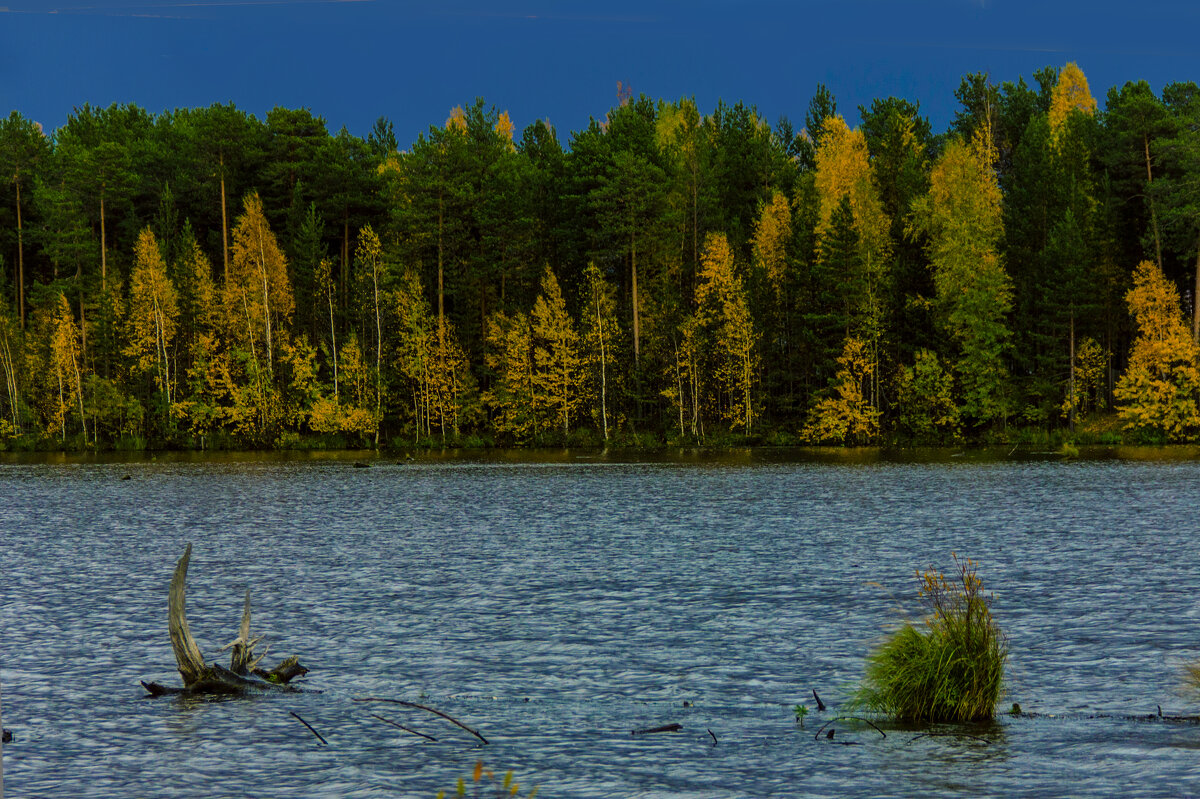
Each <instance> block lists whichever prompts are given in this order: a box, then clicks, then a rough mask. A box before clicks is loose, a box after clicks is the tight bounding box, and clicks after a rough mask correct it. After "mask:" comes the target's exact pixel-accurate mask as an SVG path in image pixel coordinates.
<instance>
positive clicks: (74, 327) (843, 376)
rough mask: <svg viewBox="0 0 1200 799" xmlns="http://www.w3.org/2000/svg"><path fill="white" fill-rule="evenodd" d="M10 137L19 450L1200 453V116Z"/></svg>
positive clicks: (972, 105)
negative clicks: (802, 448)
mask: <svg viewBox="0 0 1200 799" xmlns="http://www.w3.org/2000/svg"><path fill="white" fill-rule="evenodd" d="M955 96H956V99H957V100H958V104H959V107H958V111H957V113H956V115H955V117H954V119H953V121H952V122H951V124H950V126H949V129H948V130H946V131H944V132H941V133H935V132H934V131H933V130H932V128H931V125H930V123H929V121H928V120H927V119H926V118H925V117H923V116H922V115H921V113H920V107H919V104H918V103H916V102H913V101H910V100H906V99H900V98H896V97H889V98H887V99H877V100H875V101H873V102H872V103H871V105H870V107H869V108H868V107H861V106H860V107H859V108H858V109H857V113H844V111H843V112H839V109H838V106H837V102H836V98H835V97H834V96H833V95H832V94H831V93H830V92H829V91H828V90H827V89H826V88H825V87H824V86H822V85H818V86H817V87H816V90H815V92H814V94H813V96H812V98H811V100H810V102H809V103H808V107H807V110H806V113H805V114H804V120H803V124H802V125H797V124H795V123H793V122H791V121H790V120H789V119H787V118H781V119H779V120H778V121H777V122H775V123H774V124H771V123H770V122H768V121H767V120H764V119H762V118H761V117H760V116H759V115H758V113H757V112H756V110H755V108H753V107H750V106H747V105H745V104H743V103H736V104H733V105H730V104H726V103H725V102H719V103H718V104H717V106H716V108H714V109H712V110H711V111H710V112H709V113H704V111H703V110H702V109H700V108H698V107H697V105H696V102H695V101H694V100H693V99H689V98H683V99H679V100H676V101H668V100H653V99H651V98H648V97H646V96H638V97H634V96H632V94H631V93H630V92H629V91H628V90H627V89H626V90H622V89H621V88H620V87H618V93H617V96H616V98H615V102H614V105H613V107H612V108H611V109H610V110H609V111H608V112H607V113H606V114H605V115H604V117H603V118H600V119H596V118H593V119H592V120H591V122H590V124H589V125H588V126H587V127H586V128H585V129H583V130H579V131H574V132H572V133H571V134H570V135H569V136H563V135H561V134H560V132H558V131H556V130H555V129H554V127H552V126H551V125H550V124H548V123H547V122H545V121H536V122H533V123H532V124H530V125H528V126H527V127H526V128H525V129H524V130H523V131H520V132H518V131H517V130H516V129H515V127H514V124H513V122H512V121H511V119H510V117H509V115H508V113H507V112H505V111H501V110H497V109H496V108H495V107H494V106H490V105H488V104H487V103H486V102H485V101H484V100H483V99H477V100H475V101H474V102H473V103H469V104H465V105H463V106H459V107H456V108H454V109H453V110H452V111H450V113H449V117H448V118H447V119H446V120H445V121H444V122H442V123H441V124H434V125H431V126H430V127H429V129H428V130H426V131H424V132H421V133H419V134H418V135H417V136H416V139H415V141H412V142H411V144H409V145H408V146H407V147H406V148H402V147H401V145H400V143H399V142H398V140H397V136H396V133H395V130H394V127H393V125H392V124H391V123H390V122H389V121H388V120H387V119H386V118H380V119H379V120H378V121H377V122H376V124H375V126H374V128H373V129H372V131H371V132H370V134H369V135H368V136H367V137H366V138H365V139H363V138H359V137H357V136H354V135H351V134H350V133H349V132H347V131H346V130H345V129H344V128H343V129H341V130H340V131H339V132H337V133H330V131H329V129H328V127H327V123H326V121H325V120H324V119H322V118H320V117H318V116H314V115H313V114H312V113H311V112H310V111H308V110H306V109H288V108H282V107H276V108H274V109H272V110H271V111H270V112H268V113H267V115H266V118H265V119H258V118H256V117H255V116H254V115H252V114H248V113H246V112H245V111H243V110H240V109H238V108H236V107H235V106H234V105H232V104H217V105H213V106H210V107H208V108H184V109H176V110H174V111H167V112H163V113H160V114H157V115H156V114H153V113H150V112H147V111H145V110H143V109H141V108H138V107H136V106H134V105H113V106H110V107H108V108H98V107H91V106H87V105H85V106H83V107H81V108H76V109H74V111H73V113H72V114H71V115H70V117H69V118H68V120H67V122H66V123H65V124H64V125H63V126H62V127H61V128H59V129H58V130H56V131H54V132H53V133H48V132H46V131H44V130H43V129H42V128H41V126H40V125H38V124H37V123H36V122H34V121H32V120H29V119H27V118H25V117H23V116H22V115H21V113H20V112H19V111H13V112H12V113H11V114H10V115H9V116H8V117H7V118H6V119H0V175H2V176H3V180H0V373H2V374H3V376H4V381H5V390H4V391H3V392H0V449H69V450H79V449H113V448H116V449H160V448H167V449H170V448H176V449H233V448H247V449H252V448H310V447H311V448H333V447H362V446H369V447H377V448H401V447H412V446H512V445H517V446H525V445H533V446H536V445H543V446H563V445H568V446H608V445H612V446H631V447H647V446H660V445H664V444H671V445H676V444H679V445H682V444H703V445H716V446H721V445H732V444H738V445H741V444H763V445H788V444H831V445H908V444H948V443H958V442H980V443H992V442H1001V441H1004V442H1010V441H1011V442H1018V443H1019V442H1021V441H1030V442H1033V441H1049V440H1076V441H1081V442H1083V443H1088V442H1091V441H1095V442H1101V443H1116V442H1118V441H1134V442H1146V443H1166V442H1180V441H1194V440H1196V439H1197V438H1198V437H1200V405H1198V402H1200V346H1198V345H1197V341H1198V340H1200V304H1198V303H1197V302H1196V296H1197V293H1198V292H1200V88H1198V87H1197V85H1196V84H1195V83H1192V82H1186V83H1172V84H1170V85H1167V86H1165V87H1163V89H1162V91H1161V95H1156V94H1155V93H1154V91H1153V90H1152V89H1151V87H1150V86H1149V85H1148V84H1147V83H1146V82H1144V81H1136V82H1128V83H1126V84H1125V85H1124V86H1121V87H1120V88H1114V89H1111V90H1110V91H1109V92H1108V94H1107V96H1106V97H1105V98H1104V103H1103V108H1101V107H1100V104H1099V103H1098V102H1097V100H1096V99H1095V98H1094V97H1093V96H1092V94H1091V91H1090V89H1089V87H1088V83H1087V79H1086V77H1085V76H1084V74H1083V72H1082V71H1081V70H1080V69H1079V67H1078V66H1076V65H1075V64H1067V65H1066V66H1064V67H1062V68H1054V67H1046V68H1044V69H1042V70H1039V71H1037V72H1036V73H1035V74H1034V75H1033V76H1032V79H1031V82H1027V81H1026V80H1025V79H1024V78H1021V79H1019V80H1018V81H1016V82H1015V83H1014V82H1005V83H1002V84H999V85H997V84H994V83H992V82H990V81H989V78H988V77H987V75H986V74H984V73H976V74H971V75H967V76H966V77H964V78H963V79H962V82H961V85H960V87H959V89H958V90H957V91H956V92H955Z"/></svg>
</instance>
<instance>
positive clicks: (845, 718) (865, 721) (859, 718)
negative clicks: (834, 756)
mask: <svg viewBox="0 0 1200 799" xmlns="http://www.w3.org/2000/svg"><path fill="white" fill-rule="evenodd" d="M835 721H861V722H862V723H863V724H867V725H869V726H870V727H871V728H872V729H874V730H875V732H877V733H879V734H880V735H882V736H883V737H884V738H886V737H887V733H886V732H884V731H883V730H881V729H879V727H877V726H875V723H874V722H872V721H871V720H870V719H864V718H863V717H862V716H837V717H836V718H832V719H830V720H829V721H827V722H825V723H824V724H822V725H821V726H820V727H818V728H817V731H816V732H815V733H813V740H814V741H815V740H817V738H819V737H820V736H821V731H822V730H824V729H825V728H826V727H828V726H829V725H830V724H833V723H834V722H835ZM830 732H833V731H832V730H830ZM829 737H830V738H832V737H833V736H832V735H830V736H829Z"/></svg>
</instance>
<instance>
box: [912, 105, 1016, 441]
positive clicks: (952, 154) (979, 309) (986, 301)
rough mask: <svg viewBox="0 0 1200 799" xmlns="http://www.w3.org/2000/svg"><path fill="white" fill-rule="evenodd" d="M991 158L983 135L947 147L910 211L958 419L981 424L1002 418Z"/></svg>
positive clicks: (1004, 297) (1003, 374)
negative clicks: (945, 342) (947, 343)
mask: <svg viewBox="0 0 1200 799" xmlns="http://www.w3.org/2000/svg"><path fill="white" fill-rule="evenodd" d="M995 157H996V154H995V150H994V149H993V147H992V144H991V135H990V133H989V132H988V131H986V130H985V129H984V128H980V129H979V130H977V131H976V132H975V136H974V138H973V139H972V140H971V142H970V143H969V144H968V143H965V142H963V141H961V140H957V139H956V140H954V141H952V142H950V144H948V145H947V146H946V149H945V151H944V152H943V153H942V157H941V158H940V159H938V162H937V164H936V165H935V166H934V168H933V172H932V174H931V175H930V182H929V193H928V194H926V195H925V196H924V197H920V198H918V199H917V200H916V201H915V202H914V203H913V220H912V224H911V226H910V228H909V230H910V232H914V231H915V232H920V233H923V234H925V235H926V236H928V240H927V242H926V250H927V252H928V253H929V261H930V266H931V267H932V269H933V285H934V289H935V291H936V293H937V298H936V302H935V304H934V310H935V312H936V315H937V320H938V322H939V324H940V326H941V328H942V330H943V331H945V333H946V334H947V335H949V337H950V339H951V340H952V341H953V342H954V346H955V350H956V352H954V353H953V354H952V355H951V356H950V357H948V358H947V360H948V361H949V363H950V365H951V367H952V369H953V371H954V374H955V376H956V377H957V379H958V385H959V388H960V390H961V392H962V401H961V403H960V406H959V407H960V410H961V412H962V415H963V416H964V417H965V418H966V419H968V420H970V421H971V422H973V423H975V424H979V425H982V424H987V423H990V422H993V421H994V420H996V419H998V418H1000V417H1002V416H1003V415H1004V413H1005V411H1006V404H1005V395H1004V387H1005V383H1006V380H1007V376H1008V373H1007V370H1006V369H1005V366H1004V358H1003V355H1004V352H1005V350H1006V349H1007V347H1008V338H1009V330H1008V325H1007V323H1006V321H1005V317H1006V315H1007V314H1008V312H1009V310H1010V308H1011V307H1012V280H1011V279H1010V278H1009V276H1008V273H1007V272H1006V271H1005V269H1004V264H1003V262H1002V261H1001V256H1000V242H1001V239H1002V237H1003V235H1004V218H1003V211H1002V208H1001V197H1000V185H999V183H998V182H997V179H996V172H995V169H994V163H995Z"/></svg>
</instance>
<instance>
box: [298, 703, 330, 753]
mask: <svg viewBox="0 0 1200 799" xmlns="http://www.w3.org/2000/svg"><path fill="white" fill-rule="evenodd" d="M288 713H291V714H292V715H293V716H295V717H296V718H297V719H299V721H300V723H301V724H303V725H304V726H305V727H308V731H309V732H311V733H312V734H313V735H315V736H317V740H318V741H320V742H321V743H323V744H325V745H326V746H329V741H326V740H325V739H324V738H322V737H321V733H319V732H317V731H316V730H314V729H313V725H311V724H309V723H308V722H307V721H305V720H304V719H302V718H300V714H299V713H297V712H296V711H294V710H289V711H288Z"/></svg>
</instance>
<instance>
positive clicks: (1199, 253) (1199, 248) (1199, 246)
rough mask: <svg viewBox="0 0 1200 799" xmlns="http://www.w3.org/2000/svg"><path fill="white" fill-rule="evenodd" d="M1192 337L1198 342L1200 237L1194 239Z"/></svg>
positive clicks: (1199, 334)
mask: <svg viewBox="0 0 1200 799" xmlns="http://www.w3.org/2000/svg"><path fill="white" fill-rule="evenodd" d="M1192 338H1194V339H1196V341H1198V342H1200V238H1198V239H1197V240H1196V282H1195V285H1194V288H1193V289H1192Z"/></svg>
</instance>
